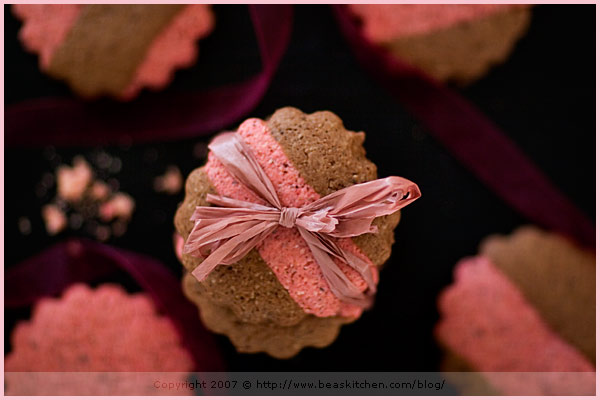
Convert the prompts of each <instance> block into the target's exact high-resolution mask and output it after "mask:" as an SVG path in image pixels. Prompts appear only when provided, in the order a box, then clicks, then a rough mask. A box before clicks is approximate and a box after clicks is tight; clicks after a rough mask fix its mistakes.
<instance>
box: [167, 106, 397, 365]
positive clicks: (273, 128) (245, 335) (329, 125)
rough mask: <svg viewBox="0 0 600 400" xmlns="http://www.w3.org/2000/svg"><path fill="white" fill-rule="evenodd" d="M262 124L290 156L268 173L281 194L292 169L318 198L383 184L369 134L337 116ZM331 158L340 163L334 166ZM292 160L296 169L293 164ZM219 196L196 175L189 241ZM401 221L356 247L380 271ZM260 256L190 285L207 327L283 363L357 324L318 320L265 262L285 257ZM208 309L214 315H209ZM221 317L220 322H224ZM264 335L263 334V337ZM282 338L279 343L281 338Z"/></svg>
mask: <svg viewBox="0 0 600 400" xmlns="http://www.w3.org/2000/svg"><path fill="white" fill-rule="evenodd" d="M256 121H257V122H256V123H259V124H263V125H262V126H263V128H264V129H266V130H267V131H268V132H269V134H270V135H271V137H272V138H274V139H275V140H276V141H277V142H276V143H278V145H279V147H280V149H281V150H282V151H283V153H284V157H282V156H281V155H278V156H277V157H275V158H274V160H275V161H274V162H276V163H282V164H281V165H283V167H282V168H283V169H284V171H283V172H282V171H279V172H273V171H267V172H268V173H271V176H273V174H279V177H277V176H274V179H275V180H276V182H282V183H280V184H279V186H277V183H276V188H277V189H278V190H279V189H280V188H281V187H282V186H281V185H283V183H285V182H287V183H288V184H289V183H290V182H292V181H290V180H289V177H286V174H285V171H290V172H289V173H290V174H292V175H293V174H298V178H296V179H300V181H302V180H303V181H305V182H306V183H308V185H310V188H311V190H313V193H315V195H316V196H317V197H315V198H318V197H319V196H323V195H326V194H328V193H331V192H333V191H335V190H338V189H341V188H343V187H346V186H349V185H352V184H354V183H359V182H364V181H367V180H372V179H375V178H376V170H375V166H374V165H373V164H372V163H370V162H369V161H368V160H367V159H366V158H365V152H364V149H363V148H362V142H363V140H364V134H360V133H354V132H350V131H347V130H345V129H344V127H343V125H342V123H341V121H340V120H339V118H338V117H336V116H335V115H334V114H332V113H329V112H320V113H314V114H311V115H306V114H303V113H302V112H300V111H299V110H297V109H293V108H284V109H281V110H278V111H277V112H276V113H275V114H274V115H273V116H272V117H271V118H270V119H269V120H268V121H267V123H266V124H264V123H262V122H260V120H256ZM253 123H255V122H253V121H252V120H249V121H246V123H244V124H243V125H242V127H240V132H241V134H242V136H244V129H245V128H244V127H245V126H246V127H247V126H248V125H251V124H253ZM245 140H246V139H245ZM254 146H256V144H255V145H254ZM258 146H259V147H260V145H258ZM303 149H305V150H303ZM256 151H258V152H261V151H266V150H264V149H262V150H261V149H257V150H256ZM262 156H264V154H263V155H262ZM209 158H210V157H209ZM323 160H325V162H326V164H327V165H322V166H319V164H318V163H320V162H322V161H323ZM330 160H334V162H329V161H330ZM286 162H287V163H288V164H291V165H285V163H286ZM210 163H211V161H210V160H209V164H210ZM278 165H279V164H278ZM209 172H211V171H210V170H209ZM292 172H293V173H292ZM211 173H212V172H211ZM220 183H221V182H220ZM221 186H222V185H221ZM296 186H298V185H296ZM293 190H299V189H298V188H296V189H293ZM214 191H215V188H214V184H213V183H212V182H211V180H210V179H209V177H208V175H207V173H206V172H205V171H204V169H203V168H200V169H197V170H195V171H194V172H192V174H191V175H190V177H189V178H188V181H187V184H186V198H185V201H184V203H183V204H182V206H181V207H180V208H179V210H178V212H177V215H176V218H175V224H176V227H177V230H178V232H179V234H181V235H182V237H183V238H184V239H185V238H187V236H188V235H189V232H190V231H191V229H192V227H193V223H192V222H190V221H189V218H190V216H191V214H192V213H193V210H194V208H195V207H196V206H198V205H207V204H206V202H205V197H206V193H209V192H214ZM309 192H310V191H309ZM307 193H308V192H307ZM278 195H280V196H281V197H282V201H284V202H285V201H294V200H295V199H293V198H292V199H287V200H286V198H285V196H286V193H284V192H281V193H278ZM296 200H297V199H296ZM398 220H399V213H395V214H393V215H390V216H388V217H384V218H379V219H377V220H376V224H377V226H378V227H379V229H380V233H379V234H377V235H375V234H369V235H362V236H361V237H358V238H355V240H354V244H352V246H357V248H359V249H360V250H361V251H362V252H363V253H364V254H365V255H366V256H368V257H369V259H370V260H371V261H372V262H373V263H374V265H376V266H381V265H382V264H383V263H384V262H385V260H387V258H388V257H389V254H390V251H391V245H392V243H393V229H394V228H395V226H396V225H397V223H398ZM276 232H277V231H276ZM279 241H280V242H284V241H282V240H279ZM350 243H352V241H350ZM259 250H260V251H261V252H260V253H259V252H258V251H257V250H253V251H251V252H250V253H249V254H248V255H247V256H246V257H244V258H243V259H242V260H240V261H239V262H237V263H235V264H233V265H231V266H219V267H217V268H216V269H215V270H214V271H213V272H211V274H210V275H209V276H208V277H207V279H206V280H205V281H203V282H197V281H195V282H187V283H186V285H185V286H184V287H185V288H186V289H185V290H186V294H187V295H188V297H190V298H191V299H192V300H193V301H194V302H195V303H197V304H199V305H200V308H201V313H202V317H203V320H204V321H205V323H206V324H207V325H208V326H209V327H211V329H213V330H215V331H220V332H222V333H225V334H227V335H228V336H229V337H230V338H231V339H232V341H233V342H234V344H235V345H236V347H237V348H238V350H240V351H252V352H254V351H267V352H269V353H270V354H272V355H274V356H277V357H287V356H291V355H293V354H295V353H296V352H297V351H299V350H300V349H301V348H302V347H303V346H307V345H310V346H324V345H326V344H329V343H330V342H331V341H332V340H333V339H334V338H335V336H336V335H337V332H338V330H339V326H340V325H341V324H343V323H346V322H348V321H349V319H348V318H337V317H329V318H317V317H315V316H313V315H310V314H307V313H306V312H305V311H304V310H303V309H302V308H301V307H299V305H298V304H297V302H296V301H295V300H294V299H293V298H292V297H291V296H290V293H289V291H288V290H286V287H290V288H295V289H294V290H296V293H298V292H299V290H298V286H297V284H295V283H293V282H291V283H290V282H289V281H288V282H287V283H286V285H290V284H291V285H292V286H286V287H284V286H283V285H282V284H281V282H280V281H279V280H278V278H277V276H275V274H274V273H273V271H272V269H271V267H270V265H269V263H268V262H265V260H264V259H263V257H261V254H262V255H263V256H266V257H267V258H268V259H270V260H272V259H273V256H272V254H274V253H277V252H276V251H271V252H268V251H265V249H264V247H263V248H260V249H259ZM199 261H200V260H198V259H197V258H194V257H190V256H186V255H184V256H183V263H184V265H185V266H186V269H188V271H190V270H192V269H194V268H195V267H196V266H197V265H198V263H199ZM271 262H272V261H271ZM293 285H296V286H293ZM204 308H206V309H207V310H208V309H210V311H204ZM215 315H220V317H219V318H216V317H215ZM356 316H358V315H356ZM354 318H355V317H354ZM354 318H350V320H351V319H354ZM226 321H227V322H226ZM288 327H289V329H287V328H288ZM317 327H318V329H317ZM257 332H261V334H260V335H258V334H257ZM298 335H299V336H298ZM250 336H252V337H253V338H254V339H252V338H251V337H250ZM269 337H271V339H268V338H269ZM274 338H277V340H273V339H274ZM285 338H287V339H285ZM269 342H271V343H269ZM273 342H279V343H297V345H291V344H290V345H287V344H286V346H281V348H282V349H283V348H284V347H285V348H290V349H291V350H289V351H287V352H288V354H286V352H285V351H282V350H281V349H273V348H269V347H270V346H273V345H274V344H273ZM290 346H291V347H290ZM261 347H262V349H261ZM292 353H293V354H292Z"/></svg>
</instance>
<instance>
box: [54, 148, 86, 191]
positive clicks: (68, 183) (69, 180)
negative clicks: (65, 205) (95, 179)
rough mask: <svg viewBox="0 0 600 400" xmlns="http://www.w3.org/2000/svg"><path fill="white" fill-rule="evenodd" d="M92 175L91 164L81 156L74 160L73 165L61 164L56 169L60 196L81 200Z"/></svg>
mask: <svg viewBox="0 0 600 400" xmlns="http://www.w3.org/2000/svg"><path fill="white" fill-rule="evenodd" d="M92 175H93V174H92V169H91V168H90V165H89V164H88V163H87V161H85V159H84V158H83V157H80V156H78V157H75V159H74V160H73V167H69V166H67V165H61V166H60V167H58V169H57V171H56V176H57V178H56V181H57V193H58V196H59V197H60V198H62V199H64V200H67V201H69V202H77V201H79V200H81V197H82V196H83V193H84V192H85V190H86V189H87V187H88V185H89V184H90V182H91V181H92Z"/></svg>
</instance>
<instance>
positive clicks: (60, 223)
mask: <svg viewBox="0 0 600 400" xmlns="http://www.w3.org/2000/svg"><path fill="white" fill-rule="evenodd" d="M42 218H43V219H44V223H45V224H46V231H47V232H48V233H49V234H50V235H52V236H53V235H56V234H57V233H59V232H61V231H63V230H64V229H65V228H66V227H67V216H66V215H65V213H64V212H63V211H62V210H61V209H60V208H59V207H58V206H57V205H55V204H46V205H45V206H44V207H43V208H42Z"/></svg>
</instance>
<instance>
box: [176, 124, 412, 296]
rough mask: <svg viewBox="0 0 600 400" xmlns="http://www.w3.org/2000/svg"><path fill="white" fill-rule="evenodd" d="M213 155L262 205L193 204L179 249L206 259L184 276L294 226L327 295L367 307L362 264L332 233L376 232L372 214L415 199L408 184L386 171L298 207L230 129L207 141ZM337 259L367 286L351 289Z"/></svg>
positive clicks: (232, 258)
mask: <svg viewBox="0 0 600 400" xmlns="http://www.w3.org/2000/svg"><path fill="white" fill-rule="evenodd" d="M209 149H210V150H211V151H212V153H213V155H214V156H215V157H216V158H217V159H218V160H219V161H220V162H221V163H222V164H223V165H224V166H225V168H226V169H227V170H228V171H229V173H230V174H231V175H233V177H235V178H236V179H237V180H238V181H239V182H240V183H241V184H243V185H245V186H246V187H247V188H248V189H249V190H251V191H252V192H253V193H254V194H255V195H256V196H257V197H258V198H259V199H261V200H263V201H264V202H265V204H268V205H267V206H265V205H262V204H256V203H250V202H246V201H242V200H237V199H232V198H229V197H224V196H216V195H213V194H208V195H207V196H206V200H207V201H208V202H210V203H212V204H215V205H217V206H220V207H196V210H195V212H194V213H193V215H192V217H191V220H192V221H195V224H194V228H193V229H192V231H191V233H190V235H189V236H188V238H187V240H186V243H185V245H184V248H183V252H184V253H187V254H192V255H194V256H197V257H206V258H205V259H204V260H203V261H202V262H201V263H200V265H199V266H198V267H196V269H194V271H193V272H192V275H194V276H195V277H196V279H198V280H199V281H202V280H204V279H205V278H206V277H207V276H208V274H209V273H210V272H211V271H212V270H213V269H214V268H215V267H216V266H217V265H219V264H225V265H229V264H232V263H235V262H236V261H238V260H240V259H241V258H243V257H244V256H245V255H246V254H247V253H248V252H249V251H250V250H252V249H253V248H254V247H255V246H256V245H258V244H259V243H261V242H262V241H263V240H264V239H265V238H266V237H267V236H268V235H269V234H271V233H272V232H273V231H274V230H275V229H277V228H278V227H279V226H280V225H281V226H283V227H285V228H294V227H295V228H296V229H298V232H299V233H300V235H301V236H302V238H303V239H304V241H305V242H306V243H307V244H308V247H309V248H310V251H311V252H312V254H313V256H314V258H315V260H316V261H317V264H318V265H319V267H320V268H321V271H322V272H323V276H324V278H325V280H326V281H327V283H328V285H329V288H330V289H331V292H332V293H333V294H334V295H335V296H337V297H338V298H339V299H341V300H342V301H344V302H347V303H351V304H357V305H359V306H361V307H367V306H368V305H369V304H370V301H371V299H372V295H373V294H374V293H375V290H376V289H375V282H374V279H373V276H372V272H371V270H370V268H369V265H370V264H369V263H368V262H367V261H365V260H363V259H361V258H360V257H358V256H356V255H354V254H352V253H350V252H348V251H345V250H344V249H342V248H341V247H340V246H338V244H337V243H336V240H335V238H348V237H353V236H359V235H362V234H365V233H376V232H377V227H376V226H373V225H371V224H372V222H373V220H374V219H375V218H376V217H379V216H382V215H389V214H392V213H394V212H396V211H398V210H399V209H401V208H402V207H405V206H407V205H408V204H410V203H412V202H413V201H415V200H416V199H418V198H419V197H420V196H421V193H420V191H419V188H418V186H417V185H416V184H414V183H413V182H411V181H409V180H407V179H404V178H400V177H397V176H392V177H388V178H384V179H377V180H374V181H370V182H366V183H361V184H357V185H353V186H349V187H347V188H344V189H341V190H338V191H337V192H334V193H331V194H329V195H327V196H325V197H322V198H320V199H319V200H316V201H314V202H312V203H310V204H307V205H305V206H303V207H300V208H296V207H289V208H288V207H284V206H283V205H282V204H281V201H280V200H279V198H278V197H277V193H276V191H275V188H274V187H273V184H272V183H271V181H270V180H269V178H268V176H267V174H266V173H265V171H264V170H263V169H262V168H261V166H260V164H259V163H258V160H257V159H256V158H255V156H254V154H253V153H252V150H251V149H250V147H249V146H248V145H246V144H245V143H244V140H243V139H242V138H241V137H240V136H239V135H238V134H237V133H233V132H227V133H224V134H221V135H219V136H217V137H216V138H215V139H214V140H213V141H212V142H211V144H210V145H209ZM335 258H337V259H338V260H340V261H343V262H345V263H346V264H348V265H349V266H350V267H352V268H353V269H354V270H356V271H357V272H358V273H359V274H360V276H361V277H362V278H363V279H364V281H365V282H366V283H367V285H368V289H367V292H366V293H363V292H362V291H361V290H360V289H359V288H357V287H356V286H355V285H354V284H353V283H352V282H351V281H350V280H349V279H348V277H347V276H346V275H345V274H344V273H343V272H342V270H341V269H340V268H339V267H338V266H337V264H336V263H335V262H334V259H335Z"/></svg>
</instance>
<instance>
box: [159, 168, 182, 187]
mask: <svg viewBox="0 0 600 400" xmlns="http://www.w3.org/2000/svg"><path fill="white" fill-rule="evenodd" d="M182 187H183V177H182V176H181V171H179V168H177V167H176V166H174V165H170V166H168V167H167V171H166V172H165V173H164V174H163V175H161V176H157V177H156V178H155V179H154V190H155V191H157V192H163V193H167V194H177V193H179V192H180V191H181V188H182Z"/></svg>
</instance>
